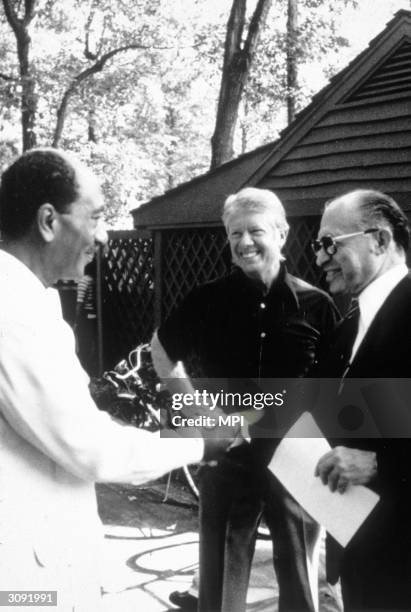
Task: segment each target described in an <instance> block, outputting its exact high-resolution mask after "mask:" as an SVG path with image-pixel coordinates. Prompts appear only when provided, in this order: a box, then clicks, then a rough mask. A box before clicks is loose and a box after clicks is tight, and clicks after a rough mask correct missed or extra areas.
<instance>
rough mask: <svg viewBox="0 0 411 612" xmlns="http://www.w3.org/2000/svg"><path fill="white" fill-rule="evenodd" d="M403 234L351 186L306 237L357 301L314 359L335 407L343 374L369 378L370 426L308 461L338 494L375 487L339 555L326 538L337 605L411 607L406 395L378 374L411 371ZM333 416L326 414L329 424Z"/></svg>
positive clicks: (401, 224) (338, 287) (399, 221)
mask: <svg viewBox="0 0 411 612" xmlns="http://www.w3.org/2000/svg"><path fill="white" fill-rule="evenodd" d="M409 239H410V230H409V225H408V220H407V218H406V216H405V215H404V213H403V211H402V210H401V209H400V207H399V206H398V205H397V204H396V202H395V201H394V200H393V199H392V198H391V197H389V196H387V195H385V194H383V193H380V192H378V191H374V190H356V191H352V192H350V193H347V194H346V195H344V196H342V197H339V198H337V199H335V200H333V201H331V202H330V203H328V204H327V205H326V208H325V211H324V214H323V217H322V220H321V226H320V230H319V234H318V240H315V241H314V242H313V249H314V251H315V253H316V258H317V264H318V265H319V266H320V267H321V268H322V270H323V271H324V273H325V278H326V281H327V283H328V285H329V288H330V291H331V293H332V294H338V293H348V294H351V296H354V297H356V298H357V299H358V307H359V311H357V315H356V316H355V317H354V318H352V319H351V323H352V321H353V320H356V321H357V329H356V330H354V333H353V334H352V337H351V340H350V342H349V346H348V347H346V348H347V349H348V351H347V350H343V348H342V347H343V345H344V342H345V341H346V340H347V337H348V335H349V333H350V332H349V329H350V325H351V323H350V321H349V320H346V321H343V322H342V324H341V325H340V328H339V329H337V333H336V335H335V339H334V342H333V344H332V346H331V349H330V351H329V354H328V355H327V357H326V358H325V359H323V360H322V361H323V367H322V369H321V368H320V374H321V375H322V376H329V377H337V376H342V377H343V380H344V386H343V388H342V392H341V395H340V398H339V399H341V398H342V402H341V401H340V402H339V403H336V404H335V406H338V405H340V406H344V393H345V394H347V386H349V385H353V384H355V381H353V380H352V379H374V380H373V381H370V380H368V382H367V385H366V387H364V388H363V389H362V391H363V392H364V397H366V399H367V406H368V408H369V411H370V414H371V416H372V418H373V421H374V424H376V426H377V429H378V428H379V431H380V433H379V435H378V434H377V436H375V435H374V437H371V436H372V435H373V434H372V433H370V432H371V430H370V429H367V428H363V429H361V424H360V421H358V428H357V431H356V435H357V436H361V435H364V436H369V437H368V438H367V437H363V438H361V437H353V436H352V437H351V439H348V438H344V439H343V440H342V441H340V442H338V443H337V444H338V445H337V446H335V447H334V448H333V449H332V450H331V451H330V452H328V453H327V454H326V455H324V456H323V457H322V458H321V459H320V461H319V463H318V465H317V468H316V473H317V475H318V476H319V477H320V478H321V480H322V481H323V483H324V484H325V485H328V486H329V487H330V489H331V490H332V491H339V492H340V493H344V492H345V491H346V490H347V489H349V488H350V487H352V486H353V485H359V484H361V485H365V486H367V487H369V488H371V489H373V490H375V491H376V492H377V493H378V494H379V495H380V501H379V503H378V504H377V506H376V508H375V509H374V511H373V512H372V513H371V515H370V516H369V517H368V518H367V520H366V521H365V522H364V523H363V525H362V526H361V527H360V529H359V531H358V532H357V533H356V534H355V536H354V537H353V539H352V540H351V542H350V543H349V544H348V546H347V547H346V549H345V550H344V553H343V554H342V551H341V550H340V551H337V545H336V544H335V543H332V542H331V545H330V546H329V561H330V562H331V563H333V562H334V565H335V562H336V560H337V557H340V558H339V563H340V574H341V584H342V593H343V599H344V606H345V608H344V609H345V612H353V611H359V610H361V611H362V610H370V611H371V610H372V611H373V612H375V611H376V610H387V611H388V610H389V611H390V612H392V611H394V610H410V609H411V521H410V510H411V443H410V440H409V439H407V438H405V437H402V436H406V435H407V431H406V428H407V426H408V430H409V424H408V421H409V418H408V415H405V420H404V418H403V417H404V406H405V407H406V410H407V411H408V406H409V395H408V397H406V400H405V403H403V404H401V402H400V401H399V400H400V395H399V394H400V393H401V388H402V386H403V385H401V384H398V383H399V381H398V380H396V381H395V384H391V385H390V384H389V381H388V380H387V379H394V378H395V379H408V378H410V372H411V278H410V275H409V272H408V268H407V266H406V252H407V250H408V247H409ZM344 354H345V355H346V356H347V359H346V360H345V359H344ZM375 379H378V380H375ZM380 379H385V380H384V381H381V380H380ZM341 387H342V385H341V384H340V389H341ZM405 387H406V388H408V385H405ZM351 388H353V387H351ZM345 397H347V395H345ZM397 400H398V401H397ZM399 405H400V406H401V409H402V419H403V420H402V421H401V426H400V421H399V420H398V415H399V414H400V413H399V412H398V411H397V409H398V406H399ZM345 408H346V407H345ZM345 408H343V409H342V410H344V409H345ZM331 414H332V413H331ZM341 414H342V413H340V414H339V415H335V416H336V422H337V420H338V418H339V416H340V417H341ZM377 417H378V418H379V420H378V418H377ZM329 418H332V417H329ZM382 422H385V424H386V426H385V427H381V423H382ZM341 423H342V421H341V419H340V424H341ZM388 431H389V432H390V433H389V434H388V433H387V432H388ZM393 437H395V438H396V439H392V438H393ZM334 442H335V441H334Z"/></svg>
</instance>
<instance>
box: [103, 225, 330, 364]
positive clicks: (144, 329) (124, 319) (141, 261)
mask: <svg viewBox="0 0 411 612" xmlns="http://www.w3.org/2000/svg"><path fill="white" fill-rule="evenodd" d="M317 226H318V219H316V218H313V217H298V218H297V217H295V218H292V219H291V220H290V234H289V237H288V240H287V245H286V249H285V252H286V256H287V262H288V268H289V270H290V272H291V273H293V274H296V275H297V276H300V277H301V278H303V279H305V280H306V281H308V282H312V283H315V284H318V282H319V271H318V270H317V268H316V267H315V262H314V257H313V255H312V253H311V250H310V241H311V240H312V238H313V237H315V234H316V232H317ZM153 244H154V243H153V239H152V238H151V237H149V236H148V235H142V234H141V233H139V232H137V231H130V232H112V233H111V236H110V241H109V246H108V251H107V254H106V255H105V257H104V258H103V261H102V283H101V284H102V312H103V346H104V364H105V366H107V367H111V366H112V365H113V364H114V362H115V361H117V360H119V359H121V358H122V357H124V356H125V355H126V354H127V353H128V351H130V350H131V349H132V348H133V347H134V346H136V345H137V344H139V343H140V342H146V341H148V340H149V339H150V337H151V334H152V332H153V330H154V325H155V320H154V312H155V311H156V310H157V312H159V313H160V316H161V319H163V318H164V317H166V316H167V315H168V314H169V313H170V311H171V310H172V309H173V308H174V307H175V306H176V305H177V304H178V303H179V302H180V301H181V300H182V298H183V297H184V296H185V295H187V293H188V292H189V291H190V290H191V289H192V288H193V287H194V286H196V285H199V284H201V283H204V282H206V281H208V280H211V279H214V278H218V277H220V276H222V275H224V274H226V273H227V272H228V271H229V270H230V267H231V256H230V250H229V247H228V245H227V240H226V235H225V231H224V229H223V228H220V227H214V228H213V227H211V228H198V229H190V230H167V231H163V232H162V234H161V265H160V269H161V281H160V282H161V291H157V292H156V291H155V287H154V278H155V265H154V246H153ZM157 289H158V288H157ZM158 296H161V304H157V305H156V304H155V300H156V299H159V297H158Z"/></svg>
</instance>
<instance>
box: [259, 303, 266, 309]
mask: <svg viewBox="0 0 411 612" xmlns="http://www.w3.org/2000/svg"><path fill="white" fill-rule="evenodd" d="M260 308H261V309H262V310H264V308H265V304H264V302H261V304H260Z"/></svg>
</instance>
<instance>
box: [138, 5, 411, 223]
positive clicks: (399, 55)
mask: <svg viewBox="0 0 411 612" xmlns="http://www.w3.org/2000/svg"><path fill="white" fill-rule="evenodd" d="M410 115H411V12H408V11H399V12H398V13H397V14H396V15H395V17H394V18H393V19H392V20H391V21H390V22H389V23H388V25H387V27H386V28H385V30H383V31H382V32H381V33H380V34H379V35H378V36H377V37H376V38H374V40H373V41H371V43H370V44H369V46H368V47H367V48H366V49H365V50H364V51H363V52H362V53H360V54H359V55H358V56H357V57H356V58H355V59H354V60H353V61H352V62H351V63H350V64H349V65H348V66H347V67H346V68H344V69H343V70H342V71H340V72H339V73H338V74H337V75H336V76H334V77H333V78H332V79H331V81H330V83H329V84H328V85H327V86H326V87H324V88H323V89H322V90H321V91H320V92H319V93H318V94H316V95H315V96H314V98H313V100H312V102H311V103H310V104H309V105H308V106H307V107H306V108H305V109H304V110H303V111H302V112H301V113H299V114H298V115H297V117H296V119H295V120H294V122H293V123H292V124H290V125H289V126H288V127H287V128H286V129H285V130H284V131H283V132H282V134H281V138H280V139H279V140H277V141H276V142H273V143H270V144H268V145H265V146H264V147H260V148H259V149H256V150H255V151H253V152H250V153H247V154H246V155H242V156H240V157H239V158H237V159H235V160H232V161H231V162H229V163H228V164H224V165H223V166H221V167H220V168H218V169H217V170H216V171H214V172H210V173H208V174H205V175H202V176H200V177H197V178H196V179H194V180H193V181H189V182H188V183H186V184H183V185H180V186H179V187H178V188H177V189H175V190H172V191H171V192H168V193H166V194H165V195H164V196H161V197H159V198H156V199H155V201H154V203H148V204H146V205H144V206H143V207H141V208H140V209H137V210H136V211H134V212H133V215H134V219H135V223H136V225H138V226H141V225H151V226H161V225H162V226H164V225H168V226H170V225H174V226H176V225H190V224H191V225H197V224H203V225H205V224H215V223H218V222H219V219H220V211H221V207H222V204H223V202H224V199H225V197H226V196H227V195H228V194H229V193H233V192H235V191H237V190H238V189H240V188H241V187H243V186H245V185H253V186H256V187H263V188H269V189H272V190H274V191H275V192H276V193H277V194H278V195H279V197H280V198H281V200H282V201H283V202H284V204H285V207H286V210H287V214H291V215H293V214H298V215H307V214H318V213H319V212H320V207H321V206H322V204H323V202H324V201H325V199H327V198H329V197H334V196H335V195H338V194H339V193H341V192H343V191H347V190H349V189H353V188H356V187H359V186H363V187H377V188H380V189H383V190H385V191H388V192H390V193H391V194H392V195H393V196H394V197H396V198H397V199H398V200H399V201H400V203H404V201H403V198H402V196H403V194H407V202H408V200H409V199H410V198H409V194H410V193H411V179H410V178H409V174H410V173H409V164H410V163H411V128H410ZM397 192H398V193H397ZM187 196H189V197H187ZM404 197H405V196H404Z"/></svg>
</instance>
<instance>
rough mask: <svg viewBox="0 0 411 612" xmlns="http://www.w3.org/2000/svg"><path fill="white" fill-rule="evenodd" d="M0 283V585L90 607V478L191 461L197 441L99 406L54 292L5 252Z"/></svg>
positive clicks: (61, 607) (93, 515)
mask: <svg viewBox="0 0 411 612" xmlns="http://www.w3.org/2000/svg"><path fill="white" fill-rule="evenodd" d="M0 291H1V293H0V296H1V297H0V590H12V589H22V590H39V589H47V590H57V591H58V607H57V610H58V611H59V612H66V610H67V611H68V610H70V612H71V611H72V610H73V609H74V610H75V611H76V612H79V611H80V610H81V612H83V611H84V612H95V610H97V609H98V606H99V601H98V600H99V597H100V579H99V571H98V563H99V559H100V558H101V553H100V547H101V542H102V538H101V535H102V534H101V524H100V520H99V517H98V514H97V506H96V495H95V489H94V482H95V481H110V482H116V481H117V482H119V481H124V482H132V483H136V484H137V483H141V482H143V481H145V480H148V479H152V478H155V477H158V476H160V475H161V474H162V473H164V472H166V471H168V470H171V469H173V468H175V467H178V466H180V465H182V464H184V463H192V462H197V461H199V460H200V459H201V455H202V450H203V445H202V442H201V441H199V440H196V439H180V440H175V439H160V438H159V437H158V435H157V434H151V433H149V432H145V431H141V430H138V429H135V428H133V427H123V426H121V425H118V424H117V423H115V422H113V421H112V420H111V418H110V417H109V416H108V415H107V414H106V413H103V412H101V411H99V410H98V409H97V407H96V406H95V404H94V402H93V401H92V399H91V397H90V394H89V391H88V377H87V375H86V374H85V372H84V371H83V370H82V368H81V366H80V363H79V361H78V359H77V357H76V355H75V350H74V337H73V333H72V331H71V329H70V327H69V326H68V325H67V324H66V323H65V322H64V321H63V319H62V316H61V308H60V304H59V300H58V295H57V292H55V291H54V290H52V289H45V288H44V287H43V285H42V284H41V282H40V281H39V279H38V278H37V277H36V276H35V275H34V274H32V272H31V271H30V270H29V269H28V268H27V267H26V266H25V265H23V264H22V263H21V262H20V261H19V260H17V259H15V258H14V257H12V256H10V255H8V254H7V253H5V252H3V251H0ZM13 609H16V610H17V609H20V608H13ZM21 609H22V610H25V609H26V608H21ZM41 609H43V608H41ZM49 609H50V608H48V607H47V608H46V607H44V610H49ZM54 609H56V608H54Z"/></svg>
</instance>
